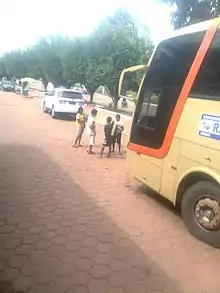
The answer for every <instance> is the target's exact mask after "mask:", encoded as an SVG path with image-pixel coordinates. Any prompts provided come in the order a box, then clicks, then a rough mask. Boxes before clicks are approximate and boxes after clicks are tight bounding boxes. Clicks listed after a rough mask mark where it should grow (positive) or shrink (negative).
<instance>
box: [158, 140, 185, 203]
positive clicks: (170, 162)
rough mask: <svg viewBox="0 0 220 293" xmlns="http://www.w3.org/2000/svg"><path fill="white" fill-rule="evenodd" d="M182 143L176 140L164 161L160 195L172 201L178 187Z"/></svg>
mask: <svg viewBox="0 0 220 293" xmlns="http://www.w3.org/2000/svg"><path fill="white" fill-rule="evenodd" d="M180 145H181V141H180V140H179V139H177V138H174V139H173V141H172V144H171V147H170V149H169V152H168V154H167V155H166V157H165V158H164V159H161V161H163V168H162V176H161V187H160V194H161V195H162V196H163V197H165V198H167V199H168V200H170V201H173V200H174V194H175V187H176V180H177V178H176V173H177V170H178V163H179V162H178V161H179V153H180Z"/></svg>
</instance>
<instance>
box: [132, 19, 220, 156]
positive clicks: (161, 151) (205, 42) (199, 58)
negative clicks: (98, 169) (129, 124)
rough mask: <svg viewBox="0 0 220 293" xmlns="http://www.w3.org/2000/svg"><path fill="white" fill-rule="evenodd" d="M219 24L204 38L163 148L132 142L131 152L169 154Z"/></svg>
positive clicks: (177, 104)
mask: <svg viewBox="0 0 220 293" xmlns="http://www.w3.org/2000/svg"><path fill="white" fill-rule="evenodd" d="M219 23H220V20H218V22H215V23H212V25H211V26H210V28H209V29H208V30H207V32H206V34H205V36H204V38H203V41H202V43H201V46H200V48H199V50H198V52H197V54H196V57H195V59H194V61H193V64H192V66H191V68H190V71H189V73H188V76H187V78H186V80H185V83H184V85H183V87H182V90H181V92H180V95H179V98H178V101H177V103H176V106H175V108H174V111H173V114H172V117H171V119H170V123H169V126H168V129H167V132H166V135H165V138H164V141H163V144H162V146H161V148H159V149H153V148H148V147H145V146H142V145H138V144H134V143H131V142H130V143H129V144H128V149H129V150H132V151H135V152H137V153H140V154H144V155H148V156H151V157H155V158H158V159H162V158H164V157H165V156H166V155H167V153H168V152H169V149H170V145H171V143H172V139H173V136H174V133H175V130H176V127H177V124H178V122H179V119H180V116H181V113H182V111H183V108H184V105H185V102H186V100H187V97H188V95H189V93H190V90H191V87H192V85H193V83H194V80H195V78H196V75H197V73H198V71H199V68H200V66H201V64H202V62H203V60H204V58H205V55H206V53H207V51H208V49H209V47H210V45H211V43H212V40H213V38H214V36H215V33H216V30H217V29H218V26H219Z"/></svg>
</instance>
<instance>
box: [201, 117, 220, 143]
mask: <svg viewBox="0 0 220 293" xmlns="http://www.w3.org/2000/svg"><path fill="white" fill-rule="evenodd" d="M199 135H200V136H204V137H206V138H211V139H216V140H220V116H215V115H208V114H203V115H202V117H201V120H200V125H199Z"/></svg>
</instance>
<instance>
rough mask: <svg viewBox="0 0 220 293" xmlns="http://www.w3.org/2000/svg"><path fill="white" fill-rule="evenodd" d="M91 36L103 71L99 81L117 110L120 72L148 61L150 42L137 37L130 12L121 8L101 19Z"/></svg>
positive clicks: (137, 33)
mask: <svg viewBox="0 0 220 293" xmlns="http://www.w3.org/2000/svg"><path fill="white" fill-rule="evenodd" d="M93 38H94V39H96V41H97V42H98V44H99V52H100V54H99V62H100V64H101V70H102V71H103V73H102V82H101V83H100V84H102V85H105V86H106V87H107V88H108V90H109V93H110V96H111V98H112V100H113V102H114V108H115V109H117V105H118V101H119V99H120V98H119V96H118V82H119V77H120V74H121V71H122V70H123V69H124V68H126V67H129V66H132V65H137V64H140V63H143V62H144V64H147V63H148V60H149V58H150V56H151V53H152V50H153V44H152V42H151V41H150V39H149V37H148V36H147V37H146V35H145V36H144V37H143V36H140V34H139V32H138V29H137V27H136V26H135V23H134V21H133V19H132V17H131V16H130V14H128V13H127V12H126V11H122V10H120V11H117V12H116V13H115V15H114V16H113V17H109V18H108V19H106V20H105V21H103V22H102V23H101V24H100V25H99V27H98V29H97V30H96V31H95V33H94V34H93Z"/></svg>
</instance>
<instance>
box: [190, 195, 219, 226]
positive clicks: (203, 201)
mask: <svg viewBox="0 0 220 293" xmlns="http://www.w3.org/2000/svg"><path fill="white" fill-rule="evenodd" d="M194 217H195V220H196V222H197V224H198V225H199V226H200V227H201V228H202V229H204V230H207V231H217V230H219V229H220V203H219V202H218V201H217V200H216V199H215V198H213V197H212V196H208V195H207V196H204V197H203V198H200V199H199V200H198V201H197V202H196V204H195V209H194Z"/></svg>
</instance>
